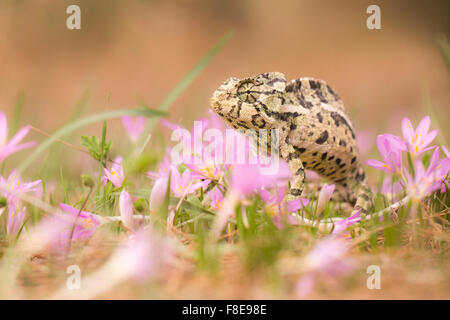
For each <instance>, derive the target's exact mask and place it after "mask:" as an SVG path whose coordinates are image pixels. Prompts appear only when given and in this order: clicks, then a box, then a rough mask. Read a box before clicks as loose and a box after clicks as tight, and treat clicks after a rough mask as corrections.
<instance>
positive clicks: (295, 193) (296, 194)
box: [289, 189, 302, 196]
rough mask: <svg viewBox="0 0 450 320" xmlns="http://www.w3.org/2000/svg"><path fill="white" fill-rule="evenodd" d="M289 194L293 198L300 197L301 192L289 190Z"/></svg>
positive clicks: (299, 190)
mask: <svg viewBox="0 0 450 320" xmlns="http://www.w3.org/2000/svg"><path fill="white" fill-rule="evenodd" d="M289 193H290V194H291V195H293V196H300V195H301V194H302V190H301V189H291V190H290V191H289Z"/></svg>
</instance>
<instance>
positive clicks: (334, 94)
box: [327, 84, 339, 100]
mask: <svg viewBox="0 0 450 320" xmlns="http://www.w3.org/2000/svg"><path fill="white" fill-rule="evenodd" d="M327 89H328V91H329V92H330V93H331V94H332V95H333V97H334V98H335V99H336V100H339V96H338V95H337V93H336V92H334V91H333V89H331V87H330V86H329V85H328V84H327Z"/></svg>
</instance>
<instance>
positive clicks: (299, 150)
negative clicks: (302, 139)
mask: <svg viewBox="0 0 450 320" xmlns="http://www.w3.org/2000/svg"><path fill="white" fill-rule="evenodd" d="M294 149H295V150H297V151H298V152H299V153H303V152H305V151H306V149H305V148H298V147H295V146H294Z"/></svg>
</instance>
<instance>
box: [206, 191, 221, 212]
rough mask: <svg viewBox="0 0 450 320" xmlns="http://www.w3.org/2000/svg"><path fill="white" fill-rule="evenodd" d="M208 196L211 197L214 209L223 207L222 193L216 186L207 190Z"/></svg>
mask: <svg viewBox="0 0 450 320" xmlns="http://www.w3.org/2000/svg"><path fill="white" fill-rule="evenodd" d="M208 196H209V198H210V199H211V207H213V208H214V209H216V210H220V209H222V207H223V193H222V191H220V189H219V188H218V187H216V188H214V189H213V190H211V191H209V192H208Z"/></svg>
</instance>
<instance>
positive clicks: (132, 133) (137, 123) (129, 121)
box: [121, 116, 146, 142]
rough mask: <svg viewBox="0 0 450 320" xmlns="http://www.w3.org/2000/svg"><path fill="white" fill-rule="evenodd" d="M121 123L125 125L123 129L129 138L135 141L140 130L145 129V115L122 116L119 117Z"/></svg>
mask: <svg viewBox="0 0 450 320" xmlns="http://www.w3.org/2000/svg"><path fill="white" fill-rule="evenodd" d="M121 120H122V124H123V126H124V127H125V131H126V132H127V134H128V137H130V140H131V141H132V142H136V141H137V140H138V139H139V137H140V136H141V134H142V132H144V129H145V122H146V121H145V117H143V116H137V117H130V116H123V117H122V118H121Z"/></svg>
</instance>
